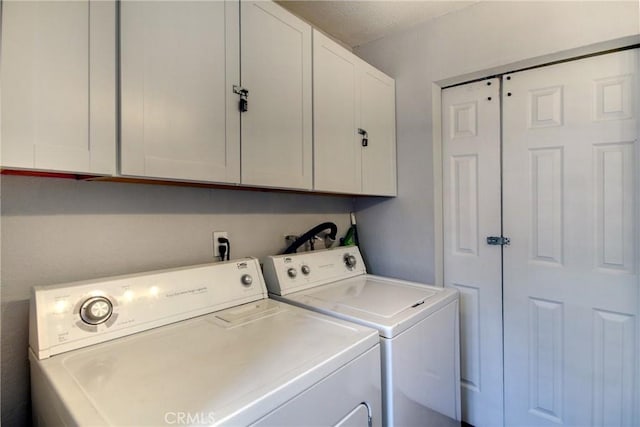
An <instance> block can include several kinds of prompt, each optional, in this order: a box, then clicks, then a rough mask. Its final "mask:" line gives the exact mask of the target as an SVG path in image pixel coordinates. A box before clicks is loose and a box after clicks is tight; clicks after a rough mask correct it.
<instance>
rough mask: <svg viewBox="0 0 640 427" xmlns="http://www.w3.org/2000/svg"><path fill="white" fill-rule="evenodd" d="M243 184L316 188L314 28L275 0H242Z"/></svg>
mask: <svg viewBox="0 0 640 427" xmlns="http://www.w3.org/2000/svg"><path fill="white" fill-rule="evenodd" d="M241 7H242V24H241V26H242V85H243V86H244V87H245V88H246V89H248V90H249V108H248V111H247V112H245V113H243V115H242V183H243V184H248V185H257V186H268V187H282V188H299V189H311V184H312V151H311V150H312V143H311V138H312V134H311V132H312V125H311V120H312V114H311V95H312V93H311V90H312V89H311V27H310V26H309V25H308V24H306V23H305V22H303V21H302V20H300V19H299V18H297V17H295V16H294V15H292V14H290V13H289V12H287V11H286V10H284V9H282V8H281V7H280V6H278V5H276V4H275V3H272V2H265V1H257V2H251V1H247V2H244V1H243V2H242V6H241Z"/></svg>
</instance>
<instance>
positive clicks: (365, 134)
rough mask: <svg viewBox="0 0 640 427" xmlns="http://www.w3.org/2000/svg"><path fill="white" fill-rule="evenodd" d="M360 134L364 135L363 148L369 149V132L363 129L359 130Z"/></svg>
mask: <svg viewBox="0 0 640 427" xmlns="http://www.w3.org/2000/svg"><path fill="white" fill-rule="evenodd" d="M358 134H359V135H362V146H363V147H367V146H368V145H369V135H368V134H367V131H366V130H364V129H361V128H358Z"/></svg>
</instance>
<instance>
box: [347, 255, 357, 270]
mask: <svg viewBox="0 0 640 427" xmlns="http://www.w3.org/2000/svg"><path fill="white" fill-rule="evenodd" d="M344 263H345V265H346V266H347V268H348V269H349V270H352V269H353V268H354V267H355V266H356V264H357V263H358V260H357V259H356V257H355V256H353V255H350V254H346V255H345V256H344Z"/></svg>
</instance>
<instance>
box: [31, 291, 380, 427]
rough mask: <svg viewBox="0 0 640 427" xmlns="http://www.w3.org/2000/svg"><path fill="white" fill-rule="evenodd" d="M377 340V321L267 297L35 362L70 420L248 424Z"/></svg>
mask: <svg viewBox="0 0 640 427" xmlns="http://www.w3.org/2000/svg"><path fill="white" fill-rule="evenodd" d="M377 343H378V334H377V333H376V331H375V330H373V329H369V328H366V327H363V326H360V325H355V324H352V323H348V322H344V321H340V320H337V319H335V318H329V317H326V316H323V315H320V314H317V313H313V312H310V311H308V310H302V309H300V308H297V307H293V306H290V305H287V304H283V303H280V302H277V301H272V300H261V301H257V302H254V303H251V304H247V305H244V306H241V307H234V308H231V309H227V310H224V311H222V312H217V313H212V314H209V315H206V316H202V317H198V318H195V319H191V320H187V321H183V322H179V323H174V324H172V325H168V326H164V327H161V328H157V329H154V330H150V331H146V332H142V333H139V334H136V335H131V336H128V337H125V338H120V339H117V340H114V341H110V342H106V343H102V344H98V345H95V346H91V347H87V348H83V349H79V350H75V351H70V352H67V353H63V354H60V355H56V356H52V357H50V358H49V359H45V360H41V361H38V360H35V359H34V358H33V357H32V360H31V362H32V363H34V364H36V366H37V367H39V368H41V369H42V370H44V371H45V376H46V377H47V378H48V379H49V380H50V381H51V385H52V388H53V390H55V392H56V393H57V394H58V395H59V397H60V399H61V401H62V402H65V403H66V404H67V405H68V409H69V411H70V412H71V414H72V415H71V416H72V417H73V422H72V424H77V425H114V426H116V425H136V426H150V425H154V426H155V425H165V424H167V423H169V424H171V423H175V417H177V416H190V417H192V418H191V419H192V423H193V424H206V425H218V424H220V423H223V424H225V425H249V424H251V423H253V422H255V421H256V420H257V419H259V418H261V417H263V416H264V415H266V414H267V413H269V412H270V411H272V410H273V408H277V407H279V406H280V405H282V404H283V403H285V402H287V401H288V400H290V399H291V398H293V397H294V396H296V395H298V394H299V393H301V392H302V391H304V390H305V389H307V388H309V387H311V386H312V385H313V384H315V383H317V382H318V381H320V380H321V379H323V378H325V377H326V376H327V375H329V374H330V373H332V372H334V371H335V370H336V369H338V368H339V367H341V366H343V365H344V364H346V363H348V362H349V361H351V360H353V359H354V358H355V357H357V356H358V355H360V354H362V353H364V352H365V351H367V350H369V349H370V348H372V347H374V346H375V345H376V344H377ZM319 344H320V345H319ZM180 414H184V415H180ZM193 417H195V418H193Z"/></svg>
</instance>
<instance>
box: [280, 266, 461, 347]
mask: <svg viewBox="0 0 640 427" xmlns="http://www.w3.org/2000/svg"><path fill="white" fill-rule="evenodd" d="M277 298H278V299H280V300H282V301H289V302H291V303H293V304H296V305H299V306H302V307H306V308H310V309H312V310H315V311H319V312H321V313H325V314H329V315H331V316H337V317H339V318H342V319H345V320H349V321H352V322H356V323H360V324H362V325H365V326H369V327H372V328H376V329H378V331H379V333H380V336H382V337H385V338H393V337H394V336H396V335H398V334H400V333H401V332H402V331H404V330H406V329H407V328H409V327H411V326H412V325H414V324H416V323H418V322H419V321H420V320H422V319H424V318H425V317H427V316H429V315H430V314H431V313H433V312H435V311H436V310H438V309H440V308H441V307H443V306H445V305H446V304H448V303H449V302H451V301H453V300H455V299H456V298H457V291H456V290H454V289H449V288H440V287H436V286H429V285H423V284H419V283H414V282H407V281H404V280H397V279H389V278H385V277H380V276H373V275H363V276H357V277H353V278H350V279H344V280H339V281H337V282H334V283H331V284H328V285H323V286H318V287H315V288H312V289H307V290H304V291H300V292H296V293H293V294H289V295H287V296H285V297H277Z"/></svg>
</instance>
